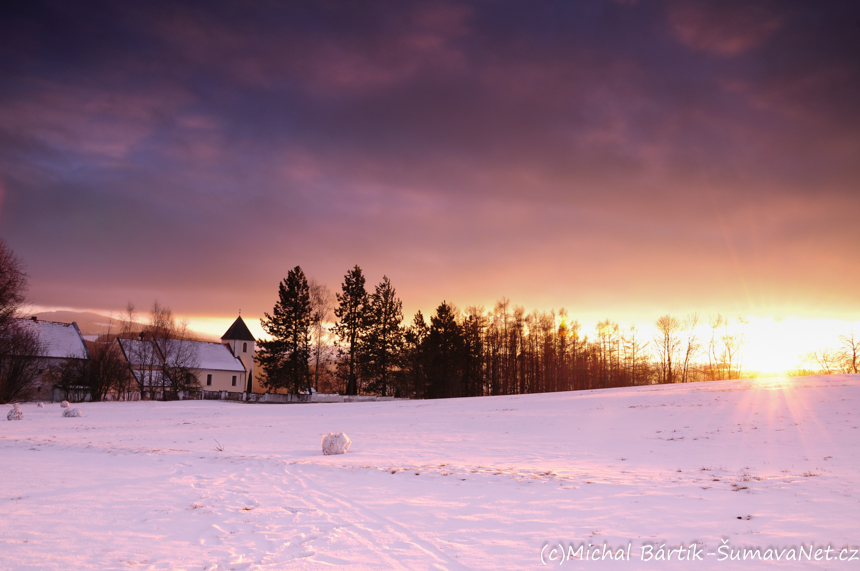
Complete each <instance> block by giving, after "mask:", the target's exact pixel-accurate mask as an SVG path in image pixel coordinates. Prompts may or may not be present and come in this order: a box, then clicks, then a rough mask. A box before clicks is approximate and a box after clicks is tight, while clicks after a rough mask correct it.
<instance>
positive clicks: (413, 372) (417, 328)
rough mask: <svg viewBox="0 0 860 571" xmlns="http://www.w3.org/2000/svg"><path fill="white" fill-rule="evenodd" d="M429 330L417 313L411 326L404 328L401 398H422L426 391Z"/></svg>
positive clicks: (419, 313)
mask: <svg viewBox="0 0 860 571" xmlns="http://www.w3.org/2000/svg"><path fill="white" fill-rule="evenodd" d="M429 334H430V328H429V327H428V326H427V322H426V321H424V315H423V314H422V313H421V311H419V312H418V313H416V314H415V317H414V318H413V319H412V325H411V326H409V327H408V328H406V332H405V333H404V335H403V338H404V342H405V349H404V358H403V372H404V377H405V381H406V387H405V389H406V390H405V391H402V394H401V396H408V397H414V398H424V395H425V393H426V389H427V376H426V374H425V361H426V358H425V349H426V341H427V336H428V335H429Z"/></svg>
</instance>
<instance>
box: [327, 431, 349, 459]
mask: <svg viewBox="0 0 860 571" xmlns="http://www.w3.org/2000/svg"><path fill="white" fill-rule="evenodd" d="M350 444H352V440H350V439H349V436H347V435H346V434H344V433H343V432H338V433H337V434H335V433H334V432H329V433H328V434H326V435H325V436H323V439H322V451H323V454H325V455H326V456H328V455H330V454H343V453H344V452H346V451H347V450H349V445H350Z"/></svg>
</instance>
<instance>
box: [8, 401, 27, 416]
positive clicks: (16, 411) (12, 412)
mask: <svg viewBox="0 0 860 571" xmlns="http://www.w3.org/2000/svg"><path fill="white" fill-rule="evenodd" d="M6 420H24V411H22V410H21V407H20V406H18V405H17V404H14V405H12V408H10V409H9V412H8V413H7V414H6Z"/></svg>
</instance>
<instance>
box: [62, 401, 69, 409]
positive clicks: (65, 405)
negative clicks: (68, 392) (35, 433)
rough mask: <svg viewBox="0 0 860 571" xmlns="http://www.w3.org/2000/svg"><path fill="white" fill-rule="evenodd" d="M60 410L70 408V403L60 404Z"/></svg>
mask: <svg viewBox="0 0 860 571" xmlns="http://www.w3.org/2000/svg"><path fill="white" fill-rule="evenodd" d="M60 408H69V401H67V400H64V401H63V402H61V403H60Z"/></svg>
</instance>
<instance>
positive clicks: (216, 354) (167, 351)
mask: <svg viewBox="0 0 860 571" xmlns="http://www.w3.org/2000/svg"><path fill="white" fill-rule="evenodd" d="M116 342H117V343H119V346H120V348H121V349H122V352H123V355H124V356H125V358H126V360H127V361H128V365H129V368H130V369H131V372H132V374H133V375H134V378H135V379H136V380H137V382H138V386H139V387H140V389H141V391H142V392H143V398H147V399H160V398H164V397H165V391H170V390H173V388H174V383H173V380H175V379H171V378H170V377H171V374H175V372H176V371H177V370H185V371H187V372H190V373H192V374H194V375H195V377H196V379H197V384H198V386H199V388H200V390H203V391H218V392H228V393H241V392H244V390H245V386H246V382H247V374H246V370H245V366H244V365H243V364H242V361H241V360H240V359H239V358H238V357H235V356H234V355H233V353H232V352H231V349H230V347H229V346H228V345H226V344H222V343H211V342H208V341H192V340H189V339H158V340H152V339H145V338H143V337H142V336H141V337H140V338H138V339H117V340H116ZM171 371H173V373H171ZM192 380H193V379H192ZM180 386H181V384H180Z"/></svg>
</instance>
